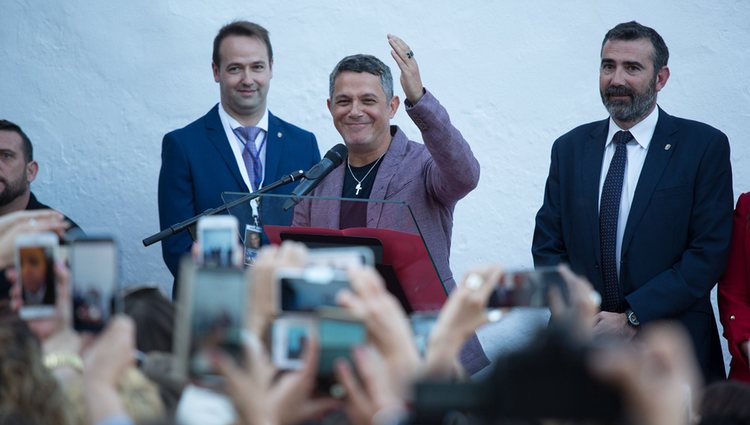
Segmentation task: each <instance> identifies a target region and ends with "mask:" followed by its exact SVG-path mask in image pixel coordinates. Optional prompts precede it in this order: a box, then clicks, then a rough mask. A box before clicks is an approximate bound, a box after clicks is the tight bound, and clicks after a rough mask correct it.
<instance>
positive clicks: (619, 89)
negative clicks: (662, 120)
mask: <svg viewBox="0 0 750 425" xmlns="http://www.w3.org/2000/svg"><path fill="white" fill-rule="evenodd" d="M601 96H602V103H604V107H605V108H607V112H609V115H610V116H612V118H614V119H615V120H617V121H624V122H631V121H635V120H637V119H638V118H642V117H644V116H645V115H646V114H647V113H648V111H649V109H651V107H652V106H654V104H655V103H656V81H655V80H654V81H651V84H649V85H648V87H647V88H646V91H644V92H641V93H638V92H636V91H635V90H633V89H631V88H630V87H627V86H609V87H607V89H606V90H605V91H604V92H602V93H601ZM610 96H628V97H629V98H630V102H623V101H619V100H616V101H615V100H610Z"/></svg>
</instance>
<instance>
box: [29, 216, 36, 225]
mask: <svg viewBox="0 0 750 425" xmlns="http://www.w3.org/2000/svg"><path fill="white" fill-rule="evenodd" d="M29 226H31V227H36V219H35V218H30V219H29Z"/></svg>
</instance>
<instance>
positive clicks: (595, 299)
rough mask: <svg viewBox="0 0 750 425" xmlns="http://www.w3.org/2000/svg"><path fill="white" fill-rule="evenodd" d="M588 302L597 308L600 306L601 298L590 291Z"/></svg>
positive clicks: (595, 292) (596, 293)
mask: <svg viewBox="0 0 750 425" xmlns="http://www.w3.org/2000/svg"><path fill="white" fill-rule="evenodd" d="M589 300H591V302H592V303H594V305H595V306H597V307H599V306H600V305H602V296H601V294H599V293H598V292H597V291H594V290H592V291H590V292H589Z"/></svg>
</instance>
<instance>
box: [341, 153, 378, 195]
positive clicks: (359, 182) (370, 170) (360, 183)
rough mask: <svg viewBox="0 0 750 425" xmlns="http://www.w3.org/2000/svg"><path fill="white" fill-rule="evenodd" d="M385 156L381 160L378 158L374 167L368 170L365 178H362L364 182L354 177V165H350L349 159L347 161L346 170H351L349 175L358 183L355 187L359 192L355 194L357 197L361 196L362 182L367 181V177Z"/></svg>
mask: <svg viewBox="0 0 750 425" xmlns="http://www.w3.org/2000/svg"><path fill="white" fill-rule="evenodd" d="M384 156H385V154H383V155H380V158H378V160H377V161H375V163H374V164H372V167H370V169H369V170H367V173H365V176H364V177H362V180H360V179H358V178H357V176H355V175H354V171H352V165H351V164H350V163H349V158H347V159H346V168H348V169H349V174H351V175H352V178H353V179H354V180H355V181H356V182H357V186H355V189H357V192H356V193H355V194H354V195H355V196H359V191H360V190H362V182H363V181H365V179H366V178H367V176H369V175H370V173H371V172H372V170H374V169H375V166H376V165H378V163H379V162H380V160H381V159H383V157H384Z"/></svg>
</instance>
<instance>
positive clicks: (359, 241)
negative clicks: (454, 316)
mask: <svg viewBox="0 0 750 425" xmlns="http://www.w3.org/2000/svg"><path fill="white" fill-rule="evenodd" d="M244 195H246V194H245V193H234V192H225V193H223V194H222V198H223V199H224V202H225V203H229V202H232V201H233V200H236V199H238V198H240V197H242V196H244ZM259 199H260V217H261V219H263V218H264V214H263V212H264V211H278V210H279V208H280V206H281V205H283V204H284V203H285V202H286V201H287V200H288V199H290V196H287V195H262V196H260V198H259ZM298 199H300V201H301V202H313V201H314V203H315V209H314V210H313V214H317V216H316V217H314V219H313V220H308V218H306V219H305V220H304V221H308V222H312V223H313V224H314V225H315V226H314V227H294V226H290V225H276V224H263V226H262V227H263V230H264V236H265V237H264V241H265V240H267V241H268V242H269V243H271V244H280V243H281V242H282V241H284V240H293V241H297V242H301V243H303V244H305V245H306V246H307V247H308V248H309V249H316V248H331V247H348V246H363V247H367V248H369V249H370V250H372V252H373V256H374V259H375V268H376V269H377V270H378V272H379V273H380V275H381V276H382V277H383V279H384V280H385V282H386V286H387V288H388V290H389V291H390V292H391V293H392V294H393V295H394V296H395V297H396V298H398V300H399V301H400V302H401V305H402V306H403V307H404V310H406V312H407V313H412V312H414V311H435V310H438V309H440V307H441V306H442V305H443V303H444V302H445V300H446V298H447V291H446V288H445V287H444V286H443V283H442V279H441V278H440V275H439V273H438V271H437V269H436V267H435V263H434V261H433V259H432V256H431V255H430V252H429V249H428V248H427V246H426V244H425V242H424V238H423V237H422V233H421V231H420V229H419V225H418V224H417V222H416V221H415V219H414V214H413V212H412V211H411V209H410V208H409V206H408V205H407V204H406V203H405V202H403V201H389V200H370V199H351V198H323V197H309V196H303V197H298ZM342 205H344V206H345V207H346V206H349V207H351V208H350V209H352V210H359V211H364V210H367V212H368V214H367V215H368V217H367V218H366V221H367V227H350V228H346V229H340V228H339V227H340V226H339V224H340V222H341V220H340V218H341V217H340V214H341V209H342V208H341V207H342ZM346 210H347V208H345V211H346ZM372 211H377V212H378V213H380V212H382V214H383V215H385V216H388V217H389V222H391V223H396V224H397V226H394V227H398V229H397V230H394V229H386V228H377V225H378V224H382V223H375V222H374V220H372V219H371V218H370V217H369V216H370V215H371V214H370V212H372ZM229 212H230V214H232V215H234V216H235V217H237V219H238V221H239V223H240V229H244V228H245V225H246V224H250V225H253V223H254V219H253V209H252V208H251V207H250V205H246V204H243V205H239V206H237V207H234V208H231V209H230V210H229ZM379 215H380V214H377V215H375V216H379ZM263 221H264V223H268V222H269V220H263ZM240 235H244V233H243V232H240ZM243 242H244V240H243Z"/></svg>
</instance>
